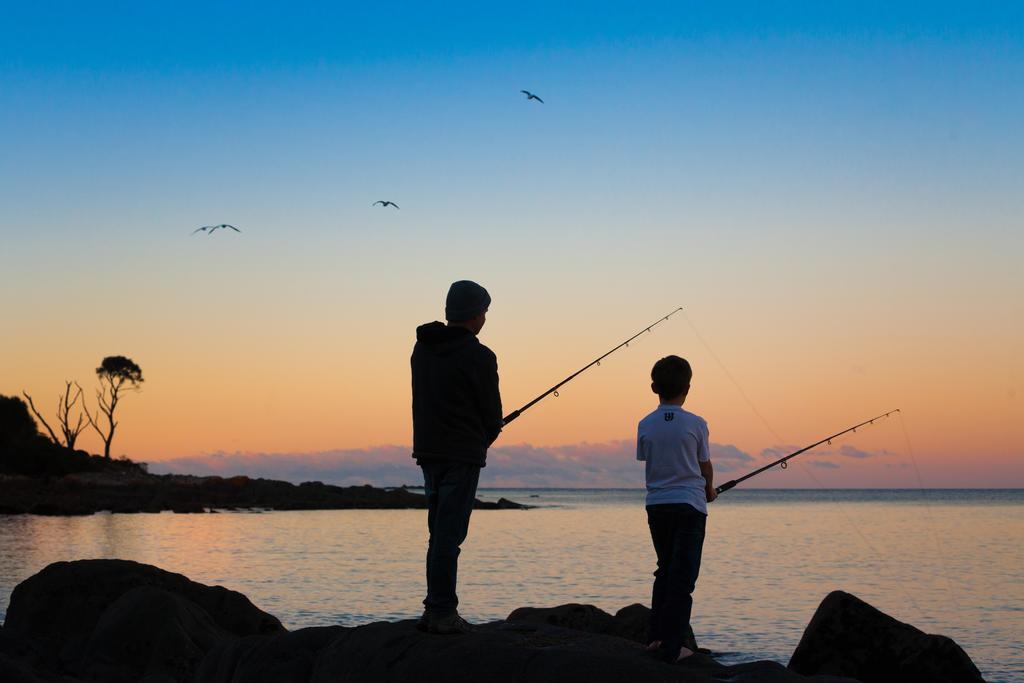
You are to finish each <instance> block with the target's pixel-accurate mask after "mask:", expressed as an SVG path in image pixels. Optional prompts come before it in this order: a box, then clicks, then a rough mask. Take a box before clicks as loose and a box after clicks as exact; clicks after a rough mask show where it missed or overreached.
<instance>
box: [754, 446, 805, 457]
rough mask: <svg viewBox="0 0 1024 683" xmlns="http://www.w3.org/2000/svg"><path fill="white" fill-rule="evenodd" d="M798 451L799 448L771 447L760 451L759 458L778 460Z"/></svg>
mask: <svg viewBox="0 0 1024 683" xmlns="http://www.w3.org/2000/svg"><path fill="white" fill-rule="evenodd" d="M798 450H800V446H772V447H771V448H765V449H762V450H761V457H762V458H765V459H766V460H778V459H779V458H783V457H785V456H787V455H789V454H790V453H794V452H796V451H798Z"/></svg>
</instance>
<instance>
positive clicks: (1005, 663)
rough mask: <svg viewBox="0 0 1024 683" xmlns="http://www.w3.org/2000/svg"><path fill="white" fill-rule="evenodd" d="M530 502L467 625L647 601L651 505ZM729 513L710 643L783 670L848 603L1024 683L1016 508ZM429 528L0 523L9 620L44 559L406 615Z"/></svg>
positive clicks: (471, 560) (544, 496)
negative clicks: (146, 567) (838, 592)
mask: <svg viewBox="0 0 1024 683" xmlns="http://www.w3.org/2000/svg"><path fill="white" fill-rule="evenodd" d="M535 494H536V495H538V496H539V497H538V498H536V499H529V497H528V496H529V494H528V493H527V494H525V495H523V494H522V493H521V494H520V495H519V496H518V498H519V499H521V500H530V502H534V503H541V504H551V505H557V507H543V508H538V509H535V510H530V511H526V512H519V511H478V512H475V513H474V516H473V522H472V529H471V532H470V537H469V540H468V541H467V543H466V545H465V548H464V553H463V558H464V561H463V563H462V567H461V569H460V591H459V592H460V597H461V599H462V603H463V605H462V608H463V611H464V613H465V614H466V616H467V617H469V618H471V619H475V620H488V619H497V618H503V617H504V616H506V615H507V614H508V613H509V612H510V611H512V610H513V609H515V608H516V607H520V606H524V605H554V604H559V603H564V602H589V603H592V604H595V605H597V606H599V607H601V608H603V609H606V610H608V611H613V612H614V611H615V610H617V609H619V608H621V607H623V606H625V605H627V604H629V603H633V602H642V603H647V602H648V601H649V591H650V584H651V571H652V570H653V568H654V555H653V550H652V549H651V544H650V541H649V539H648V537H647V527H646V518H645V515H644V511H643V507H642V502H641V501H642V495H641V496H638V495H637V493H636V492H625V493H620V494H618V495H619V496H620V497H619V498H616V497H615V495H612V494H608V493H593V492H591V493H590V494H574V493H570V494H565V495H561V496H559V494H557V493H554V494H553V493H551V492H539V493H538V492H535ZM502 495H509V494H508V493H507V492H502ZM588 495H589V496H590V499H589V500H588V499H587V496H588ZM509 497H515V496H512V495H509ZM733 500H734V501H735V502H730V503H729V504H723V505H717V504H716V506H715V507H714V508H712V516H711V518H710V520H709V524H708V537H707V543H706V545H705V552H704V562H703V567H702V570H701V577H700V580H699V581H698V588H697V594H696V596H695V607H694V617H693V625H694V629H695V631H696V632H697V634H698V637H699V638H700V639H701V641H702V642H703V643H704V644H706V645H708V646H709V647H711V648H713V649H715V650H716V651H719V652H729V653H736V655H735V657H743V658H749V657H755V656H756V657H767V658H772V659H776V660H779V661H782V662H785V661H787V660H788V658H789V655H790V654H791V653H792V650H793V648H794V647H795V646H796V643H797V641H798V640H799V637H800V634H801V633H802V631H803V628H804V626H806V624H807V621H808V620H809V619H810V616H811V614H812V613H813V611H814V609H815V608H816V607H817V605H818V602H819V601H820V600H821V598H822V597H824V596H825V595H826V594H827V593H828V592H829V591H831V590H834V589H837V588H838V589H842V590H846V591H849V592H851V593H854V594H856V595H858V596H860V597H862V598H863V599H865V600H867V601H868V602H870V603H872V604H873V605H875V606H876V607H878V608H879V609H881V610H883V611H885V612H887V613H889V614H891V615H892V616H894V617H896V618H897V619H901V620H904V621H908V622H910V623H912V624H914V625H915V626H917V627H919V628H921V629H923V630H925V631H928V632H932V633H943V634H946V635H949V636H951V637H953V638H955V639H956V640H957V641H958V642H960V643H961V644H962V645H963V646H964V647H965V648H966V649H967V651H968V653H969V654H971V656H972V657H974V658H975V661H976V662H977V663H978V664H979V666H981V668H982V670H983V672H984V673H986V674H987V675H988V676H989V677H991V678H992V679H994V680H1000V679H1004V680H1007V679H1009V678H1013V677H1019V676H1022V675H1024V655H1022V653H1021V652H1020V649H1019V646H1018V642H1019V636H1020V633H1022V632H1024V612H1022V602H1024V601H1022V598H1024V557H1022V550H1021V541H1022V540H1024V500H1022V499H1021V497H1020V496H1019V495H1018V497H1017V499H1016V502H1014V501H1013V500H1011V501H1010V502H1006V501H1003V502H1002V503H1000V504H993V503H992V501H991V500H989V499H985V500H984V501H977V500H975V501H973V502H971V501H967V502H965V501H964V500H962V499H956V500H951V501H946V502H943V501H942V499H941V497H936V498H932V499H931V500H930V501H929V502H928V505H921V504H912V501H910V500H907V499H902V498H899V497H897V498H896V499H895V500H893V499H892V497H890V499H886V497H885V496H874V495H872V496H867V497H861V498H850V499H849V500H847V501H846V502H845V503H843V504H838V505H837V504H834V503H832V502H830V501H828V500H819V499H815V498H807V497H804V498H800V497H796V499H795V500H794V497H793V496H789V497H788V499H787V497H786V496H781V497H780V495H779V494H775V495H765V496H762V497H760V498H758V497H754V499H753V500H752V499H751V497H749V496H748V497H742V499H741V497H736V498H734V499H733ZM908 503H911V504H908ZM425 527H426V522H425V516H424V513H423V512H421V511H416V510H347V511H314V512H275V513H266V514H242V513H222V514H215V515H174V514H170V513H164V514H158V515H152V514H150V515H109V514H101V515H94V516H91V517H79V518H46V517H30V516H18V517H0V592H2V597H0V607H2V608H3V609H6V604H7V599H8V596H9V594H10V591H11V590H12V589H13V587H14V586H15V585H16V584H17V583H18V582H19V581H21V580H23V579H25V578H27V577H28V576H30V575H32V574H33V573H35V572H36V571H38V570H39V569H40V568H42V567H43V566H45V565H46V564H49V563H50V562H54V561H57V560H69V559H78V558H90V557H120V558H125V559H132V560H137V561H139V562H145V563H149V564H155V565H158V566H161V567H164V568H166V569H169V570H171V571H176V572H181V573H183V574H186V575H187V576H189V577H190V578H193V579H195V580H197V581H201V582H203V583H209V584H221V585H225V586H227V587H229V588H233V589H236V590H239V591H242V592H244V593H246V594H247V595H248V596H249V597H250V598H251V599H252V600H253V602H255V603H256V604H257V605H258V606H259V607H261V608H263V609H265V610H267V611H269V612H271V613H273V614H275V615H277V616H278V617H279V618H281V620H282V621H283V622H284V623H285V624H286V625H287V626H289V627H290V628H294V627H300V626H310V625H327V624H333V623H345V624H359V623H366V622H368V621H373V620H378V619H397V618H409V617H413V616H415V615H417V614H418V613H419V611H420V609H421V606H420V603H419V601H420V599H421V598H422V593H423V590H424V586H423V575H422V572H423V553H424V550H425V545H426V538H427V536H426V528H425ZM727 659H728V658H727Z"/></svg>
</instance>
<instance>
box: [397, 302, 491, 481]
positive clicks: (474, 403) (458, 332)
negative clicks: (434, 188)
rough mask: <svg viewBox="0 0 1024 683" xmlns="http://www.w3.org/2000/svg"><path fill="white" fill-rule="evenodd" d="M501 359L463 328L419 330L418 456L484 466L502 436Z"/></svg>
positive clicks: (415, 385)
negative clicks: (492, 447)
mask: <svg viewBox="0 0 1024 683" xmlns="http://www.w3.org/2000/svg"><path fill="white" fill-rule="evenodd" d="M501 423H502V415H501V395H500V393H499V392H498V360H497V358H495V356H494V353H493V352H492V351H491V350H490V349H489V348H487V347H486V346H484V345H483V344H481V343H480V341H479V340H478V339H477V338H476V335H475V334H473V333H472V332H471V331H469V330H467V329H465V328H463V327H448V326H447V325H445V324H444V323H440V322H432V323H427V324H426V325H420V326H419V327H417V328H416V346H414V347H413V350H412V434H413V436H412V449H413V453H412V457H414V458H416V461H417V462H418V463H423V462H439V461H448V462H451V461H457V462H468V463H472V464H475V465H480V466H481V467H483V466H484V464H485V462H486V459H487V447H488V446H490V445H491V443H492V442H493V441H494V440H495V439H496V438H498V434H499V432H501Z"/></svg>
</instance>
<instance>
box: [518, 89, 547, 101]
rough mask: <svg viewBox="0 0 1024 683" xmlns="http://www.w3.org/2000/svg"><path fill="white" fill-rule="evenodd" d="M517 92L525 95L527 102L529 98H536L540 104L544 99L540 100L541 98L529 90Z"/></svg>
mask: <svg viewBox="0 0 1024 683" xmlns="http://www.w3.org/2000/svg"><path fill="white" fill-rule="evenodd" d="M519 92H521V93H523V94H524V95H526V101H527V102H529V101H530V100H537V101H538V102H540V103H541V104H544V100H542V99H541V98H539V97H537V96H536V95H534V94H533V93H532V92H530V91H529V90H520V91H519Z"/></svg>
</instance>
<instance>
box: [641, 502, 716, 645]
mask: <svg viewBox="0 0 1024 683" xmlns="http://www.w3.org/2000/svg"><path fill="white" fill-rule="evenodd" d="M706 522H707V515H705V514H704V513H702V512H700V511H698V510H697V509H696V508H694V507H693V506H691V505H686V504H685V503H679V504H670V505H648V506H647V525H648V526H649V527H650V528H651V540H652V541H654V552H655V553H657V555H658V570H657V571H656V572H654V591H653V595H652V596H651V634H650V637H651V640H652V641H653V640H660V641H662V648H663V649H665V650H667V651H669V652H673V653H678V651H679V648H680V647H681V646H682V645H683V643H684V641H685V639H686V634H687V632H688V631H689V625H690V611H691V609H692V608H693V597H692V594H693V588H694V586H695V585H696V584H697V574H698V573H700V556H701V551H702V550H703V548H704V528H705V524H706Z"/></svg>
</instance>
